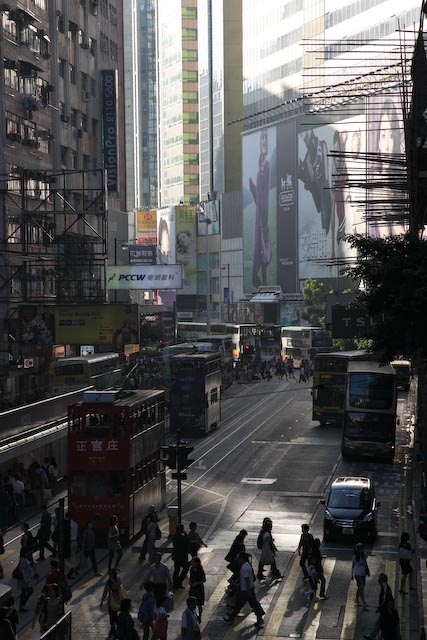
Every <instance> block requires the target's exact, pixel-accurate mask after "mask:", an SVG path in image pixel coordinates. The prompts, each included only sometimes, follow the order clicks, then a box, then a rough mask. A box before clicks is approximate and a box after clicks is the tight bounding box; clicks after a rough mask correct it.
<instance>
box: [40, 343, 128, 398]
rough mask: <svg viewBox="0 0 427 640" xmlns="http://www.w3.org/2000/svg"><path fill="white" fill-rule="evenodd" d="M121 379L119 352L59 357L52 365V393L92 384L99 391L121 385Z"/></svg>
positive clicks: (55, 393) (74, 389) (65, 391)
mask: <svg viewBox="0 0 427 640" xmlns="http://www.w3.org/2000/svg"><path fill="white" fill-rule="evenodd" d="M121 381H122V368H121V365H120V356H119V354H118V353H96V354H94V355H91V356H79V357H71V358H58V359H57V360H55V361H54V362H52V363H51V365H50V389H51V393H52V395H60V394H61V393H69V392H70V391H76V390H77V389H83V387H90V386H94V387H95V389H97V390H98V391H101V390H103V389H112V388H113V387H116V386H119V385H120V384H121Z"/></svg>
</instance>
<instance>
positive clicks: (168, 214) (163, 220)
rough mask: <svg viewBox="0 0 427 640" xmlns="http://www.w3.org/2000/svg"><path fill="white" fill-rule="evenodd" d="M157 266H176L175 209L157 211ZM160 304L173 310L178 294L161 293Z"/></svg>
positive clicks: (171, 292)
mask: <svg viewBox="0 0 427 640" xmlns="http://www.w3.org/2000/svg"><path fill="white" fill-rule="evenodd" d="M157 264H176V226H175V207H164V208H163V209H157ZM158 299H159V303H160V304H164V305H166V306H167V307H168V308H172V307H173V305H174V303H175V301H176V292H175V291H172V290H169V291H161V292H160V294H159V296H158Z"/></svg>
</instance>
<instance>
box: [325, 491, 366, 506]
mask: <svg viewBox="0 0 427 640" xmlns="http://www.w3.org/2000/svg"><path fill="white" fill-rule="evenodd" d="M369 506H370V496H369V490H368V489H357V488H354V487H353V488H350V487H343V488H338V487H337V488H336V489H332V491H331V493H330V496H329V501H328V507H331V508H333V509H367V508H368V507H369Z"/></svg>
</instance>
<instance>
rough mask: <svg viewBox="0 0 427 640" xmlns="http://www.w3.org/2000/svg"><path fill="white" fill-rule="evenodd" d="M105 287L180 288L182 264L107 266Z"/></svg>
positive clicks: (117, 288)
mask: <svg viewBox="0 0 427 640" xmlns="http://www.w3.org/2000/svg"><path fill="white" fill-rule="evenodd" d="M107 287H108V288H109V289H115V290H121V291H123V290H128V289H142V290H143V291H151V290H153V289H182V265H180V264H153V265H125V266H117V265H115V266H112V267H108V268H107Z"/></svg>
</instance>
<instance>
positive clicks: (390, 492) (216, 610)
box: [3, 379, 423, 640]
mask: <svg viewBox="0 0 427 640" xmlns="http://www.w3.org/2000/svg"><path fill="white" fill-rule="evenodd" d="M310 386H311V384H309V385H306V384H303V383H301V384H298V383H297V382H294V381H290V382H287V381H285V380H283V381H279V380H278V379H273V380H272V381H271V382H268V381H260V382H257V383H252V384H242V385H239V384H235V385H233V387H232V388H231V389H230V390H229V391H227V393H226V397H225V399H224V401H223V414H222V416H223V421H222V424H221V426H220V428H219V429H218V431H216V432H214V433H213V434H211V435H209V436H207V437H206V438H204V439H200V440H196V441H194V442H193V444H194V446H195V451H194V452H193V454H194V456H193V457H194V458H195V462H194V464H193V465H192V466H191V468H190V469H189V470H188V479H187V481H185V482H183V522H184V524H185V525H186V528H188V524H189V522H190V521H192V520H194V521H196V522H197V523H198V529H199V532H200V534H201V536H202V538H203V539H204V540H205V542H206V543H207V544H208V548H207V549H203V550H202V552H201V554H200V555H201V559H202V562H203V566H204V568H205V571H206V576H207V583H206V605H205V608H204V612H203V620H202V637H203V638H212V639H213V638H239V637H240V638H250V637H255V636H256V635H257V634H258V636H259V637H264V638H266V639H267V638H268V639H269V640H270V639H273V638H278V637H279V638H282V637H284V638H291V637H292V638H297V637H304V638H319V639H331V640H332V639H333V640H335V639H337V640H338V639H340V640H341V639H343V640H351V639H352V638H361V637H362V634H363V633H368V632H369V631H370V628H371V626H372V624H373V622H374V620H375V608H376V604H377V600H378V584H377V576H378V574H379V573H381V572H386V573H387V574H388V576H389V584H390V585H391V587H392V589H393V592H394V593H395V594H396V598H397V602H398V609H399V614H400V617H401V633H402V638H403V640H409V638H415V637H417V638H418V637H419V631H418V618H417V615H418V613H417V612H418V610H419V601H418V598H419V597H420V593H419V591H418V592H417V591H414V592H411V593H410V595H407V596H404V597H403V599H402V597H401V596H398V595H397V592H398V586H396V585H398V580H399V579H400V575H399V569H398V559H397V546H398V540H399V536H400V533H401V531H404V530H406V529H407V530H408V531H409V533H410V537H411V542H415V541H414V529H413V523H412V518H411V512H412V502H411V501H412V497H411V487H412V484H411V483H412V474H411V466H412V464H413V463H412V451H413V434H412V430H411V406H410V403H409V404H408V402H407V398H408V399H409V400H410V401H413V395H412V391H411V392H410V393H409V395H408V396H406V394H400V396H399V401H398V413H399V421H400V426H399V427H398V435H397V442H398V446H397V455H396V460H395V462H394V464H393V465H391V464H381V463H376V462H372V463H371V462H369V461H356V462H344V461H342V460H341V456H340V429H338V428H336V427H332V426H331V427H320V426H318V424H317V423H313V422H312V421H311V394H310ZM339 475H366V476H368V477H370V478H372V479H373V480H374V482H375V484H376V490H377V497H378V499H379V501H380V502H381V506H380V509H379V519H378V529H379V536H378V538H377V541H376V543H375V545H374V547H373V548H372V549H371V548H370V547H368V553H369V558H368V562H369V566H370V570H371V577H370V578H369V579H368V581H367V588H366V599H367V602H368V604H369V608H368V610H366V611H363V610H362V609H361V608H357V607H356V606H355V604H354V600H355V585H354V583H352V582H351V580H350V578H351V557H352V549H353V541H350V540H349V541H345V542H344V543H338V542H337V543H328V544H327V545H324V546H322V552H323V554H324V555H325V556H326V558H325V560H324V568H325V574H326V579H327V592H326V593H327V595H328V596H329V599H328V600H324V601H323V600H322V601H320V602H316V603H314V604H313V605H311V606H310V607H309V606H308V605H309V601H308V600H307V598H306V596H305V592H306V590H307V586H306V583H304V582H303V581H302V574H301V569H300V567H299V558H298V556H297V555H296V554H295V549H296V547H297V545H298V540H299V535H300V531H301V524H302V523H304V522H308V523H310V526H311V531H312V533H313V535H314V536H315V537H319V538H322V519H323V507H322V506H321V505H320V504H319V501H320V499H321V498H322V497H324V496H325V493H326V492H327V489H328V486H329V484H330V482H331V481H332V480H333V479H334V478H335V477H337V476H339ZM168 476H169V474H168ZM175 495H176V483H175V481H170V482H169V483H168V502H169V504H175V501H174V496H175ZM266 516H269V517H271V518H272V520H273V536H274V538H275V543H276V545H277V547H278V549H279V553H278V567H279V569H280V570H281V571H282V572H283V573H284V574H285V575H284V578H283V579H282V580H276V581H271V580H270V578H267V580H266V581H264V582H262V583H259V582H257V593H258V597H259V599H260V600H261V603H262V605H263V607H264V609H265V611H266V616H265V625H264V627H263V628H261V629H258V628H257V627H255V625H254V623H255V616H254V615H253V614H250V615H248V613H247V611H246V609H245V610H244V615H242V617H238V618H236V620H235V624H234V625H233V626H229V625H227V624H226V623H225V622H224V621H223V619H222V618H223V616H224V615H225V613H226V609H225V604H224V602H223V600H222V598H223V595H224V590H225V588H226V586H227V579H228V577H229V576H230V574H229V572H228V571H227V570H226V563H225V561H224V556H225V554H226V553H227V551H228V548H229V546H230V544H231V542H232V540H233V538H234V537H235V535H236V534H237V533H238V532H239V531H240V529H242V528H244V529H246V530H247V531H248V533H249V535H248V538H247V540H246V543H247V548H248V550H249V551H250V552H252V553H253V556H254V568H255V571H256V569H257V561H258V557H259V551H258V550H257V549H256V538H257V535H258V532H259V528H260V525H261V523H262V520H263V518H264V517H266ZM161 518H162V520H161V522H162V529H163V531H164V532H165V533H166V532H167V521H166V514H165V515H163V514H161ZM15 536H18V532H15ZM11 537H13V536H11V535H10V534H8V536H7V537H6V541H7V540H10V538H11ZM164 539H165V535H164V537H163V538H162V540H161V541H160V544H164ZM18 544H19V537H18V538H17V541H16V542H15V543H13V544H10V545H8V547H7V552H6V555H5V556H3V558H4V559H5V561H4V565H5V567H6V573H7V575H8V576H9V575H10V572H11V569H12V568H13V564H12V563H13V562H14V561H15V560H16V550H17V545H18ZM138 544H139V542H137V543H136V545H138ZM422 544H423V543H422ZM166 546H170V545H166ZM104 556H105V552H103V553H102V557H104ZM100 557H101V555H100ZM163 560H164V561H165V562H166V563H167V564H168V565H169V566H172V563H171V559H170V552H165V553H164V556H163ZM8 562H9V563H8ZM42 564H43V566H42V567H40V574H41V575H42V576H43V575H46V573H47V569H48V563H47V562H45V563H42ZM146 566H147V565H143V566H141V563H140V562H139V561H138V554H137V549H134V550H133V551H132V550H131V549H129V550H128V551H127V552H126V554H125V556H124V558H123V562H122V565H121V568H122V572H121V574H120V575H121V578H122V580H123V583H124V585H125V587H126V592H127V595H128V596H129V597H130V598H131V599H132V602H133V603H134V605H135V607H136V609H137V607H138V605H139V600H140V597H141V593H142V592H141V591H140V590H139V586H140V584H141V582H142V581H143V574H144V570H145V568H146ZM101 567H102V571H103V572H105V568H106V563H105V562H104V563H103V564H102V565H101ZM104 582H105V577H104V576H103V577H102V578H92V577H91V575H90V576H89V575H87V576H83V578H81V579H80V580H79V581H77V583H76V582H74V584H72V589H73V600H72V603H71V609H72V611H73V637H76V638H79V639H80V640H86V639H87V640H89V639H90V640H92V639H93V638H96V639H98V638H105V637H106V636H107V634H108V628H109V626H108V615H107V611H106V609H105V606H104V609H100V608H99V602H100V599H101V595H102V587H103V584H104ZM418 584H420V580H418ZM15 590H16V585H15ZM186 597H187V591H178V592H177V593H176V594H175V610H174V611H173V612H172V613H171V615H170V620H169V632H168V637H169V638H176V637H179V634H180V618H181V614H182V611H183V608H184V604H185V598H186ZM34 602H35V598H34V596H33V597H32V599H31V600H30V602H29V603H28V607H30V606H31V607H33V606H34ZM135 613H136V611H135ZM24 616H26V617H23V619H22V622H23V624H24V626H25V625H27V624H28V620H29V619H31V614H30V613H28V614H24ZM136 624H137V628H138V626H139V624H138V623H136ZM33 637H35V635H34V631H32V632H31V631H30V630H29V629H28V626H26V628H25V629H23V630H22V632H21V633H20V638H33Z"/></svg>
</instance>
